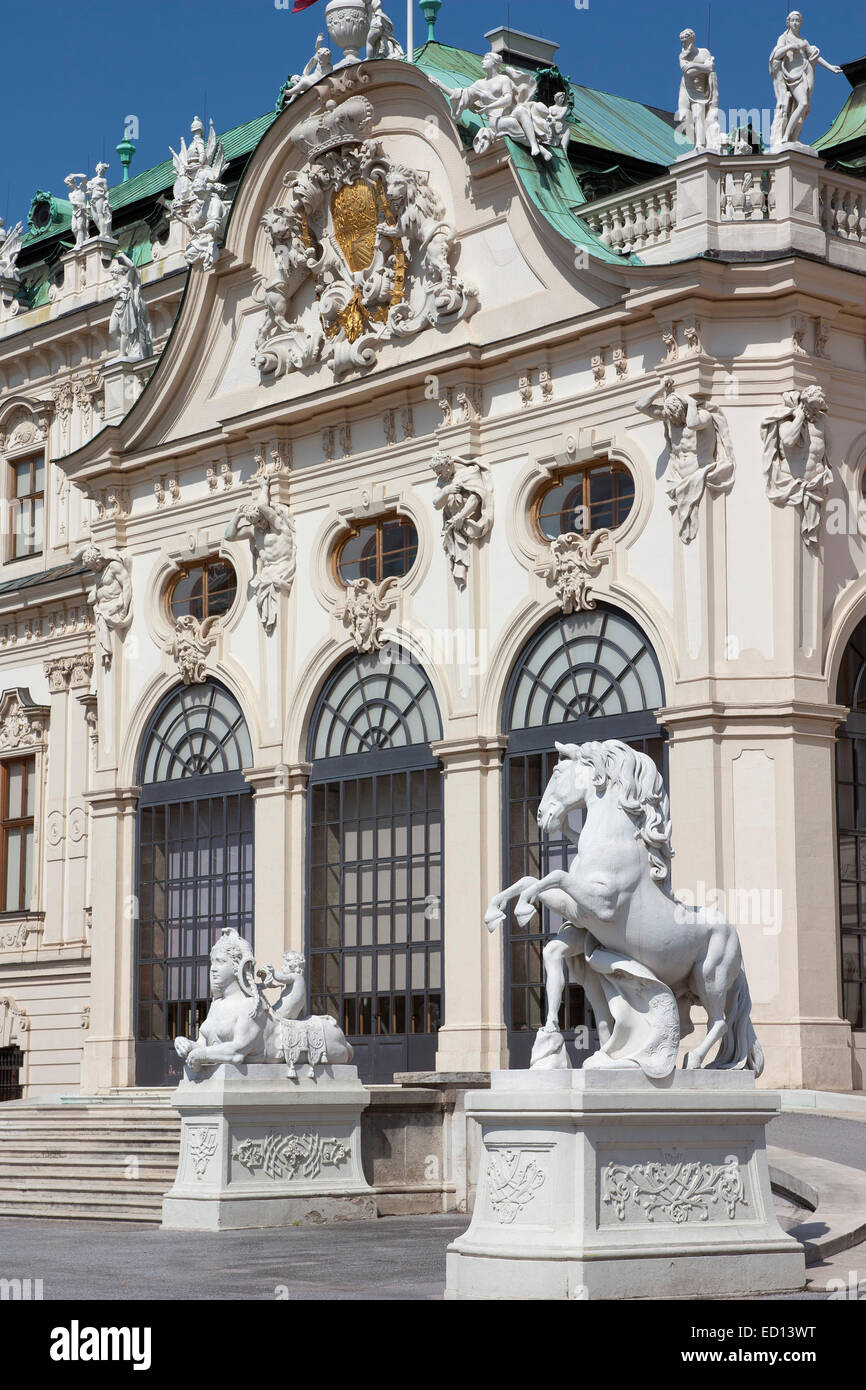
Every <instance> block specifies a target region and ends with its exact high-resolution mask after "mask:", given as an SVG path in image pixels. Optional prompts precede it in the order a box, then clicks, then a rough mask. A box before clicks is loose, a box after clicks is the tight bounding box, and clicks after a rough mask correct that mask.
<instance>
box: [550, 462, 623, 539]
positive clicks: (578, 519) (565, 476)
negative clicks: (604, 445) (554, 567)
mask: <svg viewBox="0 0 866 1390" xmlns="http://www.w3.org/2000/svg"><path fill="white" fill-rule="evenodd" d="M633 506H634V478H633V477H632V475H631V473H630V472H629V471H628V469H627V468H626V467H625V466H624V465H623V464H621V463H616V462H612V461H611V460H609V459H601V460H596V461H594V462H592V463H587V464H584V465H583V466H582V467H580V468H573V469H570V470H569V471H568V472H567V473H561V474H560V475H559V477H558V478H556V479H554V481H553V482H551V483H548V485H547V487H545V488H544V490H543V491H542V492H541V493H539V495H538V498H537V500H536V503H535V524H536V526H537V528H538V530H539V531H540V532H541V535H542V536H544V538H545V540H551V541H552V540H555V539H556V537H557V536H561V535H563V534H564V533H566V532H569V531H575V532H577V534H578V535H583V536H588V535H589V534H590V532H592V531H600V530H602V529H606V530H609V531H613V530H615V529H616V527H617V526H621V525H622V524H623V522H624V521H625V520H626V517H627V516H628V514H629V512H630V511H631V509H632V507H633Z"/></svg>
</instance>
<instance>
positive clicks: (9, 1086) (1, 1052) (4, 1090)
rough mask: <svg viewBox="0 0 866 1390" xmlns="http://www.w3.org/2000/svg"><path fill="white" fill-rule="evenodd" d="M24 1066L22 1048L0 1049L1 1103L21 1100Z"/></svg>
mask: <svg viewBox="0 0 866 1390" xmlns="http://www.w3.org/2000/svg"><path fill="white" fill-rule="evenodd" d="M23 1066H24V1053H23V1052H22V1051H21V1049H20V1047H0V1101H4V1100H20V1099H21V1096H22V1094H23V1091H22V1088H21V1068H22V1067H23Z"/></svg>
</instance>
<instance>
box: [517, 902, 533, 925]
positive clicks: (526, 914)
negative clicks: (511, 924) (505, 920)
mask: <svg viewBox="0 0 866 1390" xmlns="http://www.w3.org/2000/svg"><path fill="white" fill-rule="evenodd" d="M535 916H536V910H535V908H534V907H532V906H531V905H530V906H529V907H518V908H515V910H514V918H515V921H516V922H517V923H518V924H519V925H520V926H521V927H528V926H529V923H530V922H531V921H532V919H533V917H535Z"/></svg>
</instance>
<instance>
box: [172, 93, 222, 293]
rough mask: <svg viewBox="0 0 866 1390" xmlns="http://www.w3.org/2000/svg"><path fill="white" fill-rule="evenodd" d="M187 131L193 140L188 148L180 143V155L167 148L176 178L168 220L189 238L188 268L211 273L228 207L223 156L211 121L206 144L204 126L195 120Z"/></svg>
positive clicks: (186, 255)
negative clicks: (183, 230) (182, 227)
mask: <svg viewBox="0 0 866 1390" xmlns="http://www.w3.org/2000/svg"><path fill="white" fill-rule="evenodd" d="M190 131H191V133H192V140H191V141H190V143H189V145H187V144H186V142H185V141H184V140H181V142H180V150H179V151H177V150H174V149H171V146H169V149H171V157H172V162H173V163H174V168H175V174H176V178H175V181H174V189H173V191H172V203H171V216H172V218H174V219H175V220H176V221H178V222H182V223H183V225H184V226H185V227H187V228H188V229H189V231H190V232H191V234H192V235H191V238H190V241H189V242H188V244H187V247H186V250H185V251H184V258H185V259H186V262H187V264H188V265H200V266H201V267H202V269H203V270H211V269H212V268H213V266H214V265H215V264H216V261H217V258H218V256H219V250H220V243H221V241H222V235H223V232H224V231H225V224H226V219H227V217H228V214H229V208H230V207H231V204H230V203H228V202H226V200H225V199H224V198H223V196H222V195H223V194H224V193H225V191H226V186H225V184H223V183H221V182H220V180H221V179H222V175H223V171H224V169H225V166H226V155H225V150H224V149H223V145H222V141H221V140H218V139H217V135H216V131H215V130H214V124H213V121H211V123H210V133H209V135H208V138H207V143H205V139H204V126H203V125H202V123H201V121H200V120H199V118H198V116H196V117H195V119H194V121H193V123H192V125H191V126H190Z"/></svg>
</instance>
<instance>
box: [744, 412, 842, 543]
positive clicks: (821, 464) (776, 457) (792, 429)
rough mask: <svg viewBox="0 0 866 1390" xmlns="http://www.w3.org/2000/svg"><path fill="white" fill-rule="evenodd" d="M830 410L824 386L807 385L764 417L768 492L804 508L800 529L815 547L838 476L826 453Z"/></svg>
mask: <svg viewBox="0 0 866 1390" xmlns="http://www.w3.org/2000/svg"><path fill="white" fill-rule="evenodd" d="M826 413H827V400H826V397H825V395H824V392H823V391H822V389H821V387H820V386H806V387H804V389H803V390H802V391H786V392H785V393H784V394H783V396H782V405H781V406H779V407H778V408H777V409H776V410H774V411H773V412H772V414H771V415H768V416H767V418H766V419H765V420H763V421H762V422H761V443H762V445H763V454H764V479H765V482H766V485H767V496H768V497H769V499H770V501H771V502H775V503H776V505H777V506H780V507H797V508H799V510H800V511H801V513H802V521H801V524H800V530H801V534H802V536H803V540H804V541H805V542H806V545H807V546H808V547H809V548H810V549H813V550H814V549H816V548H817V545H818V528H819V526H820V524H821V517H822V515H823V512H824V503H825V501H826V498H827V489H828V488H829V486H830V483H831V482H832V479H833V473H832V470H831V468H830V466H829V464H828V463H827V458H826V452H827V441H826V438H825V435H824V419H823V417H824V416H825V415H826Z"/></svg>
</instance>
